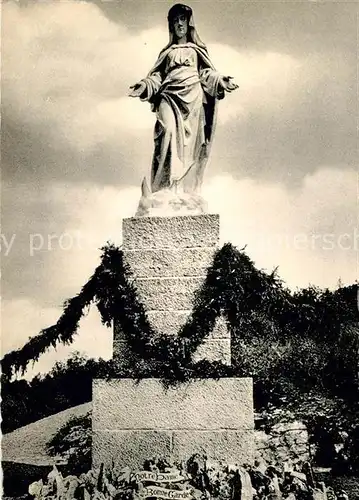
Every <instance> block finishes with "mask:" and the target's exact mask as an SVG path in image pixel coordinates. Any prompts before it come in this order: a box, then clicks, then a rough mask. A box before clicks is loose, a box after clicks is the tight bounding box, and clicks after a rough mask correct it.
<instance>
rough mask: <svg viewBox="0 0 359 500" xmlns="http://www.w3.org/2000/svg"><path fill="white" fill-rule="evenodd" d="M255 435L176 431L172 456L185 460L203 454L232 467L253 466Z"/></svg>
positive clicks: (227, 432) (240, 432) (231, 431)
mask: <svg viewBox="0 0 359 500" xmlns="http://www.w3.org/2000/svg"><path fill="white" fill-rule="evenodd" d="M253 435H254V432H253V431H252V430H218V431H213V430H210V431H199V430H190V431H186V430H180V431H174V432H173V450H172V456H173V458H175V459H179V460H183V459H186V458H187V459H188V457H190V456H191V455H193V454H194V453H203V454H205V455H207V457H208V458H211V459H213V460H220V461H225V462H226V463H229V464H232V465H234V464H238V465H241V464H245V463H247V464H251V463H253V460H254V455H255V450H254V440H253Z"/></svg>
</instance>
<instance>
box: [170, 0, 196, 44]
mask: <svg viewBox="0 0 359 500" xmlns="http://www.w3.org/2000/svg"><path fill="white" fill-rule="evenodd" d="M167 19H168V28H169V31H170V33H171V34H172V35H173V36H174V37H175V38H176V39H179V38H183V37H184V36H186V37H188V35H189V34H190V29H189V28H190V24H191V23H190V21H191V19H192V9H191V7H188V5H183V4H181V3H177V4H176V5H173V7H171V8H170V10H169V12H168V16H167Z"/></svg>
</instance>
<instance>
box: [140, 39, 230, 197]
mask: <svg viewBox="0 0 359 500" xmlns="http://www.w3.org/2000/svg"><path fill="white" fill-rule="evenodd" d="M220 76H221V75H220V74H219V73H218V72H217V71H216V70H215V68H214V67H213V65H212V63H211V61H210V59H209V56H208V53H207V50H206V49H205V48H202V47H200V46H198V45H197V44H195V43H192V42H188V43H185V44H181V45H176V44H172V45H170V46H169V47H167V48H165V49H164V50H163V51H162V52H161V53H160V56H159V58H158V60H157V62H156V64H155V66H154V67H153V68H152V70H151V71H150V73H149V74H148V76H147V77H146V78H144V79H143V80H141V81H142V82H144V83H145V84H146V90H145V91H144V92H143V94H142V95H141V96H140V97H141V100H145V101H149V102H150V103H151V105H152V110H153V111H154V112H155V113H156V116H157V120H156V124H155V129H154V154H153V160H152V170H151V188H152V192H156V191H159V190H161V189H165V188H169V187H172V186H174V185H175V186H176V189H180V190H183V191H184V192H186V193H198V192H199V190H200V187H201V184H202V179H203V172H204V168H205V166H206V163H207V160H208V156H209V152H210V147H211V144H212V140H213V134H214V129H215V121H216V101H217V100H218V99H222V98H223V97H224V90H223V88H222V86H221V84H220Z"/></svg>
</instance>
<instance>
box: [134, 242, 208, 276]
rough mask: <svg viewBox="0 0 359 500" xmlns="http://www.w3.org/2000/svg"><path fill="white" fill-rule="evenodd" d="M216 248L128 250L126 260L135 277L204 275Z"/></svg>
mask: <svg viewBox="0 0 359 500" xmlns="http://www.w3.org/2000/svg"><path fill="white" fill-rule="evenodd" d="M214 252H215V248H213V247H209V248H206V247H204V248H166V249H162V248H158V249H151V250H126V251H124V261H125V263H126V264H127V265H128V266H129V268H130V269H131V272H132V274H133V276H134V277H135V278H155V277H164V276H172V277H173V276H174V272H175V273H176V274H175V276H203V277H205V276H206V274H207V269H208V267H210V266H211V264H212V260H213V255H214Z"/></svg>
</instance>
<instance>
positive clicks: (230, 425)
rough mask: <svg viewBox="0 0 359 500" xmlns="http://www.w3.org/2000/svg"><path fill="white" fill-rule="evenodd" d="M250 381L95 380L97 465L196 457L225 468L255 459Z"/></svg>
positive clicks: (93, 414) (119, 465) (94, 441)
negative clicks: (168, 384)
mask: <svg viewBox="0 0 359 500" xmlns="http://www.w3.org/2000/svg"><path fill="white" fill-rule="evenodd" d="M252 398H253V396H252V379H238V378H237V379H236V378H226V379H220V380H195V381H193V382H191V383H189V384H181V385H180V386H178V387H177V388H172V389H168V390H165V389H164V387H163V386H162V384H161V383H160V381H159V380H155V379H145V380H142V381H141V382H140V383H139V384H136V383H135V382H134V381H133V380H130V379H112V380H107V381H106V380H94V381H93V413H92V417H93V421H92V429H93V464H94V466H98V465H99V464H100V463H101V462H104V463H109V462H111V460H112V459H113V460H114V461H115V463H116V464H117V466H118V467H123V466H125V465H129V466H130V467H141V466H142V465H143V461H144V460H145V459H146V458H149V457H152V456H156V455H157V456H163V457H171V458H173V459H178V458H179V459H188V458H189V457H190V456H191V455H192V454H193V453H205V454H206V455H207V456H208V457H209V458H213V459H217V460H224V461H225V462H227V463H232V464H234V463H238V464H243V463H252V461H253V459H254V430H253V427H254V420H253V399H252Z"/></svg>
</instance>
